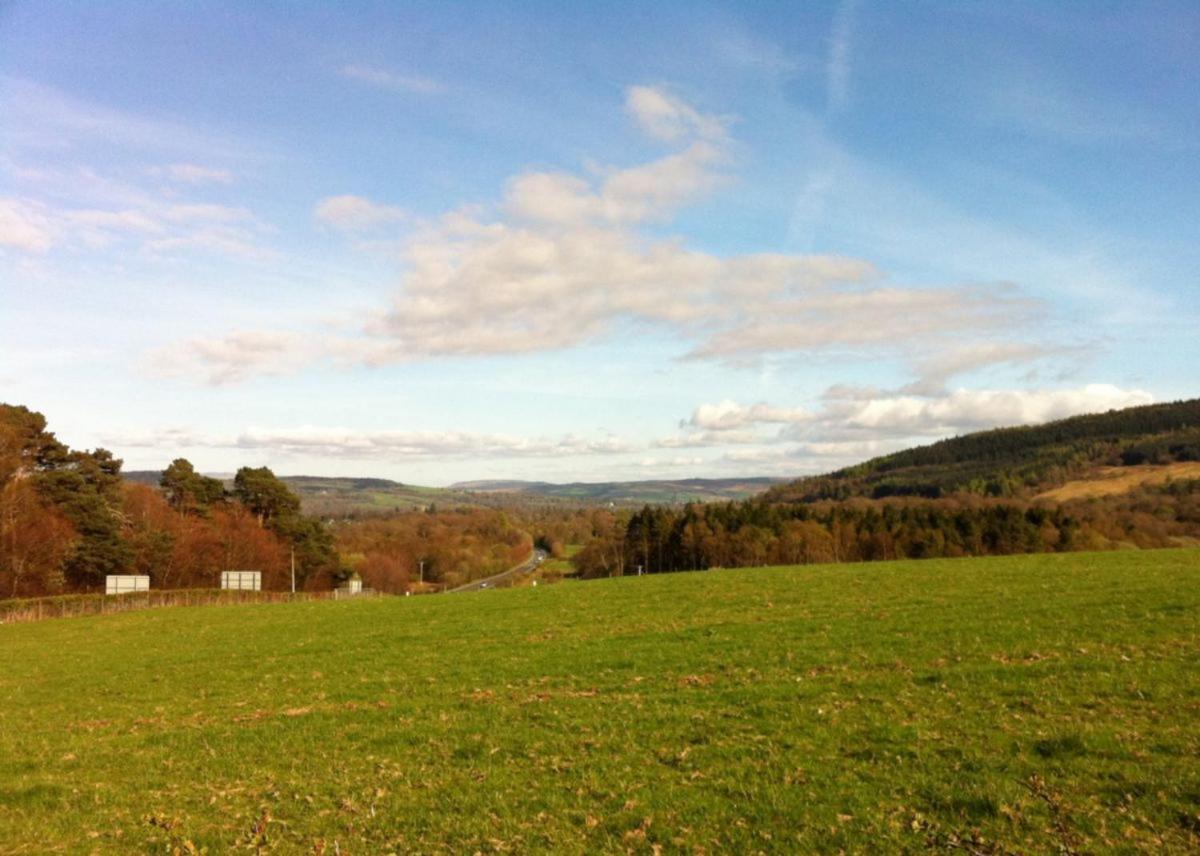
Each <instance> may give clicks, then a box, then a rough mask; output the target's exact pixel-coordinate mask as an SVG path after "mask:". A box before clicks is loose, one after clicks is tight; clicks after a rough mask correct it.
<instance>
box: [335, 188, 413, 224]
mask: <svg viewBox="0 0 1200 856" xmlns="http://www.w3.org/2000/svg"><path fill="white" fill-rule="evenodd" d="M407 216H408V215H407V214H406V213H405V211H404V209H402V208H397V207H396V206H394V205H383V204H381V203H378V202H372V201H371V200H370V199H367V198H365V197H362V196H351V195H345V196H328V197H326V198H325V199H322V200H321V201H320V202H318V203H317V206H316V208H314V209H313V219H314V220H316V221H317V222H318V223H320V224H321V225H323V226H328V227H330V228H333V229H339V230H342V231H345V232H361V231H366V230H369V229H374V228H376V227H378V226H384V225H388V224H392V223H396V222H398V221H402V220H404V219H405V218H406V217H407Z"/></svg>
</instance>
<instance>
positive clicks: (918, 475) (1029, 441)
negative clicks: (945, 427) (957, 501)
mask: <svg viewBox="0 0 1200 856" xmlns="http://www.w3.org/2000/svg"><path fill="white" fill-rule="evenodd" d="M1198 460H1200V399H1193V400H1190V401H1178V402H1172V403H1170V404H1151V405H1146V406H1142V407H1131V408H1127V409H1125V410H1110V411H1108V412H1107V413H1096V414H1089V415H1085V416H1074V417H1071V418H1070V419H1062V420H1059V421H1057V422H1048V423H1046V424H1044V425H1035V426H1030V427H1023V428H997V429H994V430H990V431H981V432H978V433H975V434H968V435H966V436H963V437H954V438H951V439H948V440H941V441H939V442H937V443H933V444H932V445H929V446H919V447H917V448H913V449H907V450H905V451H903V452H896V453H894V454H891V455H885V456H883V457H880V458H874V459H872V460H869V461H866V462H864V463H862V464H858V465H856V466H853V467H848V468H846V469H843V470H838V471H837V472H833V473H830V474H828V475H824V476H815V477H811V478H804V479H799V480H797V481H794V482H789V483H788V484H785V485H780V486H778V487H775V488H773V489H771V490H769V491H768V492H767V493H766V494H764V496H763V499H764V501H767V502H797V501H799V502H816V501H820V500H829V499H835V500H836V499H850V498H852V497H868V498H875V499H880V498H883V497H888V496H921V497H929V498H937V497H941V496H946V495H949V494H954V493H973V494H979V495H984V496H1018V497H1019V496H1031V495H1033V494H1035V493H1038V492H1040V491H1042V490H1046V489H1048V488H1052V487H1056V486H1058V485H1061V484H1063V483H1064V482H1066V481H1067V480H1069V479H1072V478H1078V477H1080V476H1083V475H1086V474H1087V473H1088V472H1089V471H1092V470H1094V469H1096V468H1098V467H1102V466H1133V465H1141V464H1169V463H1174V462H1179V461H1198Z"/></svg>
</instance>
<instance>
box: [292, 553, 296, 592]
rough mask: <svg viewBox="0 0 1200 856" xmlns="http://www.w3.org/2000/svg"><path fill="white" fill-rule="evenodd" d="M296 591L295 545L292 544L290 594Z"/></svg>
mask: <svg viewBox="0 0 1200 856" xmlns="http://www.w3.org/2000/svg"><path fill="white" fill-rule="evenodd" d="M295 593H296V546H295V545H294V544H293V545H292V594H295Z"/></svg>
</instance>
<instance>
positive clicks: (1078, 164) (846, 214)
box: [0, 0, 1200, 484]
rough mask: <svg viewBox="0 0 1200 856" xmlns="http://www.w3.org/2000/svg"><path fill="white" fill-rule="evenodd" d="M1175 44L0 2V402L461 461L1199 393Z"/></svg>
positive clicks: (828, 463) (580, 465)
mask: <svg viewBox="0 0 1200 856" xmlns="http://www.w3.org/2000/svg"><path fill="white" fill-rule="evenodd" d="M742 5H752V8H750V9H745V8H741V6H742ZM1197 44H1200V10H1198V9H1197V7H1196V6H1195V4H1194V3H1179V4H1171V3H1154V4H1144V5H1143V4H1128V3H1111V4H1108V3H1089V4H1077V3H1062V4H1052V3H1044V2H1039V3H1030V4H1020V3H1014V4H1009V3H1005V4H983V3H912V4H890V3H868V2H865V0H864V2H840V3H811V4H794V3H779V4H767V3H763V4H729V5H724V6H722V5H706V4H695V3H686V4H683V3H680V4H671V3H662V4H653V5H647V4H637V5H635V4H594V7H593V8H590V9H588V8H573V6H572V5H571V4H558V3H546V4H534V3H521V4H509V5H507V6H501V5H499V4H445V3H431V4H427V5H423V4H393V3H386V4H384V3H381V4H356V3H345V4H307V5H305V4H291V3H288V4H284V3H255V4H233V3H229V4H223V3H203V4H155V3H120V2H114V3H106V4H85V3H52V2H51V3H47V2H38V3H28V2H8V3H5V4H0V297H2V300H3V302H2V304H0V400H5V401H9V402H15V403H22V404H26V405H28V406H30V407H32V408H35V409H38V410H41V411H42V412H43V413H45V414H46V415H47V417H48V418H49V420H50V422H51V426H52V427H53V428H54V429H56V430H57V432H58V434H59V436H60V437H62V438H63V439H64V440H66V441H67V442H69V443H70V444H72V445H73V446H79V447H92V446H96V445H103V446H106V447H108V448H112V449H113V450H114V451H116V452H117V453H118V454H119V455H120V456H122V457H123V458H124V459H125V460H126V466H127V468H131V469H142V468H160V467H162V466H163V465H164V464H165V463H166V462H168V461H170V460H171V459H172V458H174V457H176V456H179V455H184V456H186V457H188V458H190V459H191V460H193V461H194V462H195V463H196V464H197V465H198V466H199V467H200V468H202V469H204V470H207V471H218V472H227V471H231V470H233V469H236V468H237V467H238V466H241V465H245V464H252V465H258V464H268V465H270V466H272V467H273V468H275V469H276V470H277V471H278V472H282V473H313V474H331V475H351V474H354V475H378V476H384V477H391V478H396V479H400V480H404V481H409V482H415V483H427V484H446V483H450V482H453V481H456V480H463V479H473V478H531V479H546V480H559V481H561V480H574V479H579V480H603V479H618V478H619V479H626V478H660V477H670V478H678V477H691V476H737V475H798V474H803V473H809V472H818V471H824V470H828V469H831V468H834V467H837V466H841V465H844V464H846V463H849V462H853V461H856V460H859V459H862V458H864V457H868V456H871V455H873V454H878V453H881V452H885V451H889V450H892V449H896V448H901V447H904V446H907V445H912V444H914V443H920V442H928V441H931V440H933V439H936V438H938V437H942V436H947V435H953V434H957V433H962V432H965V431H970V430H976V429H979V428H984V427H989V426H993V425H999V424H1012V423H1019V422H1035V421H1041V420H1044V419H1049V418H1056V417H1060V416H1065V415H1069V414H1071V413H1076V412H1084V411H1090V410H1096V409H1106V408H1109V407H1117V406H1125V405H1129V404H1137V403H1143V402H1149V401H1161V400H1170V399H1175V398H1183V397H1193V396H1195V395H1196V394H1197V387H1196V385H1195V380H1194V376H1195V368H1196V357H1197V356H1200V348H1198V346H1197V336H1196V333H1197V321H1200V313H1198V311H1197V309H1196V303H1197V301H1196V296H1197V293H1198V292H1200V287H1198V286H1200V282H1198V274H1197V271H1198V270H1200V144H1198V143H1197V140H1198V139H1200V99H1198V98H1197V97H1196V96H1197V92H1198V91H1200V89H1198V85H1200V58H1198V56H1200V52H1198V51H1196V45H1197Z"/></svg>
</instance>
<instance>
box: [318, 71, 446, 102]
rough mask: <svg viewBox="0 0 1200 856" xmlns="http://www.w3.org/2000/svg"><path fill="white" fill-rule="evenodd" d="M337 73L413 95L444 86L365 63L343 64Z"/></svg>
mask: <svg viewBox="0 0 1200 856" xmlns="http://www.w3.org/2000/svg"><path fill="white" fill-rule="evenodd" d="M338 74H340V75H341V76H342V77H345V78H348V79H350V80H357V81H358V82H360V83H369V84H371V85H372V86H377V87H380V88H382V89H391V90H393V91H396V92H409V93H412V94H414V95H435V94H437V93H439V92H442V91H443V90H444V89H445V88H446V87H445V86H444V85H443V84H441V83H440V82H438V81H436V80H433V79H432V78H429V77H423V76H421V75H417V74H396V73H395V72H392V71H388V70H387V69H383V68H373V67H371V66H366V65H344V66H342V67H341V68H340V69H338Z"/></svg>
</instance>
